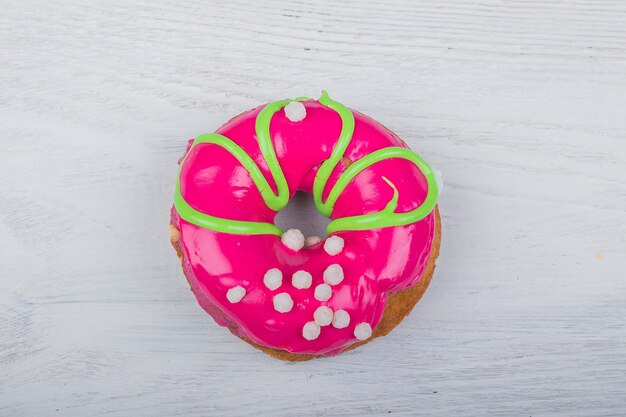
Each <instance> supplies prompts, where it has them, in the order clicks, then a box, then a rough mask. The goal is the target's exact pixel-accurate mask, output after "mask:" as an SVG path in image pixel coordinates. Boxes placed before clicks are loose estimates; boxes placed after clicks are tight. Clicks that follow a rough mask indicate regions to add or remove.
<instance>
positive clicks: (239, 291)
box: [226, 285, 246, 304]
mask: <svg viewBox="0 0 626 417" xmlns="http://www.w3.org/2000/svg"><path fill="white" fill-rule="evenodd" d="M245 296H246V289H245V288H244V287H242V286H240V285H237V286H236V287H233V288H231V289H230V290H228V292H227V293H226V298H228V301H230V302H231V303H233V304H234V303H238V302H239V301H241V299H242V298H243V297H245Z"/></svg>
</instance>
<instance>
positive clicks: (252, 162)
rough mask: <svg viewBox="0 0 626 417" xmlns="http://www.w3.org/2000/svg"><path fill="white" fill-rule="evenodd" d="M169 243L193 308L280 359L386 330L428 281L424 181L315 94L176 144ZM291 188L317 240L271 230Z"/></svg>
mask: <svg viewBox="0 0 626 417" xmlns="http://www.w3.org/2000/svg"><path fill="white" fill-rule="evenodd" d="M179 165H180V170H179V174H178V179H177V182H176V189H175V195H174V207H173V208H172V214H171V226H170V237H171V241H172V244H173V246H174V247H175V249H176V250H177V252H178V255H179V257H180V259H181V261H182V266H183V270H184V273H185V275H186V276H187V279H188V281H189V284H190V286H191V289H192V291H193V292H194V294H195V296H196V298H197V300H198V302H199V303H200V305H201V306H202V307H203V308H204V309H205V310H206V311H207V312H208V313H209V314H210V315H211V316H212V317H213V318H214V319H215V321H216V322H217V323H219V324H220V325H222V326H226V327H227V328H228V329H229V330H230V331H231V332H232V333H234V334H235V335H237V336H239V337H240V338H242V339H244V340H245V341H247V342H249V343H250V344H252V345H253V346H255V347H257V348H259V349H261V350H263V351H265V352H266V353H268V354H270V355H272V356H274V357H277V358H280V359H285V360H292V361H293V360H307V359H311V358H314V357H320V356H329V355H335V354H338V353H340V352H342V351H344V350H346V349H348V348H353V347H356V346H358V345H360V344H363V343H365V342H367V341H368V340H371V339H372V338H373V337H376V336H382V335H384V334H387V333H388V332H389V331H390V330H391V329H392V328H393V327H395V326H396V325H397V324H398V323H400V321H401V320H402V319H403V318H404V317H405V316H406V315H407V314H408V313H409V312H410V311H411V309H412V308H413V306H414V305H415V303H416V302H417V301H418V300H419V298H420V297H421V295H422V294H423V292H424V291H425V290H426V287H427V285H428V282H429V281H430V278H431V277H432V274H433V271H434V267H435V259H436V257H437V255H438V249H439V241H440V230H441V228H440V223H439V216H438V211H437V207H436V204H437V198H438V195H439V188H440V186H439V185H438V184H440V181H438V176H437V175H435V172H434V171H433V169H432V168H430V167H429V166H428V165H427V164H426V163H425V162H424V161H423V160H422V159H421V158H420V157H419V156H418V155H417V154H415V153H414V152H412V151H411V150H410V149H409V148H408V146H407V145H406V144H405V143H404V142H403V141H402V140H401V139H400V138H399V137H398V136H396V135H395V134H394V133H392V132H391V131H389V130H388V129H387V128H385V127H384V126H382V125H381V124H380V123H378V122H376V121H374V120H373V119H371V118H369V117H367V116H365V115H363V114H361V113H358V112H356V111H353V110H350V109H348V108H347V107H345V106H343V105H342V104H340V103H338V102H336V101H334V100H332V99H331V98H330V97H329V96H328V94H327V93H326V92H323V94H322V96H321V97H320V99H319V100H314V99H309V98H305V97H301V98H297V99H295V100H280V101H276V102H272V103H268V104H266V105H262V106H259V107H257V108H255V109H252V110H249V111H247V112H245V113H242V114H240V115H238V116H236V117H235V118H233V119H231V120H230V121H229V122H227V123H226V124H225V125H223V126H222V127H220V128H219V129H218V130H217V132H216V133H210V134H203V135H200V136H198V137H197V138H196V139H194V140H191V141H190V142H189V146H188V148H187V151H186V153H185V155H184V156H183V158H182V159H181V160H180V161H179ZM296 191H303V192H305V193H308V194H310V195H312V197H313V199H314V201H315V205H316V207H317V209H318V210H319V211H320V213H322V214H323V215H325V216H327V217H329V218H330V223H329V224H328V228H327V233H328V237H327V238H325V239H320V238H318V237H307V238H305V237H304V236H303V235H302V233H301V232H300V231H299V230H297V229H290V230H288V231H286V232H283V231H281V230H280V229H279V228H278V227H276V226H275V225H274V218H275V216H276V214H277V212H279V211H280V210H281V209H282V208H283V207H285V206H286V205H287V203H288V202H289V200H290V198H291V197H292V196H293V195H294V193H295V192H296Z"/></svg>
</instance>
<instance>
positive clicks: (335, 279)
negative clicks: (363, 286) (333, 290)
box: [324, 264, 343, 285]
mask: <svg viewBox="0 0 626 417" xmlns="http://www.w3.org/2000/svg"><path fill="white" fill-rule="evenodd" d="M341 281H343V268H342V267H341V266H340V265H337V264H332V265H330V266H329V267H328V268H326V270H325V271H324V282H325V283H327V284H329V285H337V284H339V283H340V282H341Z"/></svg>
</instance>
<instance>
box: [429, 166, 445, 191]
mask: <svg viewBox="0 0 626 417" xmlns="http://www.w3.org/2000/svg"><path fill="white" fill-rule="evenodd" d="M431 168H432V167H431ZM432 169H433V172H434V173H435V182H436V183H437V188H438V189H439V195H441V192H442V191H443V175H441V171H439V170H438V169H437V168H432Z"/></svg>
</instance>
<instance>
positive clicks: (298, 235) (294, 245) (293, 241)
mask: <svg viewBox="0 0 626 417" xmlns="http://www.w3.org/2000/svg"><path fill="white" fill-rule="evenodd" d="M280 241H281V242H283V245H285V246H287V247H288V248H289V249H291V250H295V251H296V252H297V251H299V250H300V249H302V247H303V246H304V235H303V234H302V232H301V231H300V230H298V229H289V230H287V231H286V232H285V233H283V235H282V236H281V238H280Z"/></svg>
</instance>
